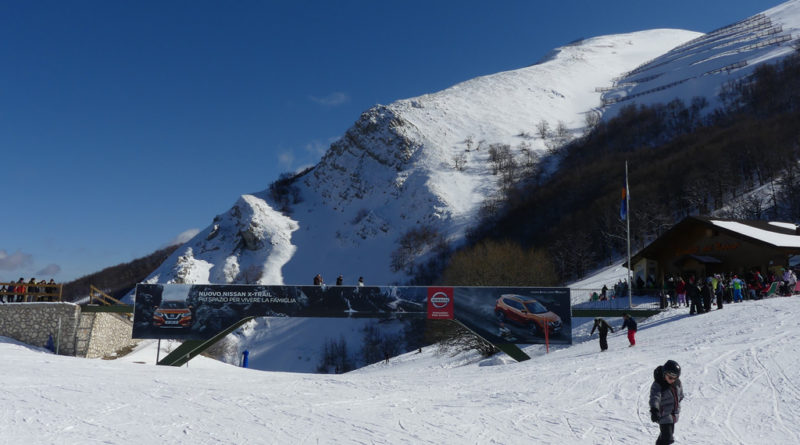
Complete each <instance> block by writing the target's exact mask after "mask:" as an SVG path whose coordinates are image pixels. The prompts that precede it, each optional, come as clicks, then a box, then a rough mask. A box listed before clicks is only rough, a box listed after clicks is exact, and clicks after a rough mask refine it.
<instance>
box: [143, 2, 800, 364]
mask: <svg viewBox="0 0 800 445" xmlns="http://www.w3.org/2000/svg"><path fill="white" fill-rule="evenodd" d="M798 28H800V0H793V1H790V2H787V3H785V4H783V5H780V6H778V7H775V8H773V9H770V10H768V11H765V12H764V13H762V14H758V15H756V16H754V17H751V18H747V19H745V20H743V21H741V22H739V23H736V24H732V25H731V26H727V27H724V28H721V29H720V30H717V31H714V32H711V33H708V34H699V33H695V32H690V31H683V30H670V29H658V30H649V31H641V32H636V33H631V34H621V35H611V36H602V37H596V38H592V39H586V40H582V41H578V42H574V43H571V44H569V45H566V46H564V47H561V48H557V49H555V50H554V51H553V52H551V54H549V55H548V56H547V57H546V58H545V59H544V60H542V61H540V62H538V63H536V64H534V65H531V66H528V67H526V68H521V69H518V70H513V71H507V72H502V73H498V74H494V75H490V76H484V77H479V78H476V79H472V80H470V81H467V82H463V83H460V84H458V85H455V86H453V87H451V88H448V89H446V90H443V91H440V92H438V93H434V94H428V95H424V96H420V97H416V98H411V99H404V100H398V101H396V102H394V103H391V104H389V105H377V106H375V107H373V108H371V109H369V110H367V111H365V112H364V113H363V114H362V115H361V116H360V118H359V119H358V120H357V121H356V123H355V124H354V125H353V126H352V127H351V128H350V129H348V130H347V132H346V133H345V134H344V135H343V136H342V137H341V138H340V139H339V140H338V141H336V142H335V143H333V144H332V145H331V146H330V148H329V150H328V151H327V153H326V154H325V155H324V156H323V158H322V159H321V160H320V162H319V163H318V164H317V165H315V166H314V167H313V168H312V169H310V170H308V171H305V172H302V173H299V174H298V175H297V177H296V178H295V179H294V180H293V181H291V182H290V181H283V182H282V183H281V187H278V188H277V189H278V190H279V193H275V190H272V191H271V190H265V191H261V192H258V193H253V194H247V195H243V196H242V197H241V198H240V199H239V200H238V201H237V202H236V203H235V204H234V205H233V207H232V208H231V209H230V210H229V211H228V212H226V213H224V214H221V215H218V216H217V217H215V218H214V220H213V221H212V223H211V224H210V225H209V226H208V227H207V228H206V229H204V230H203V231H201V232H200V233H199V234H198V235H197V236H196V237H195V238H193V239H192V240H190V241H189V242H187V243H186V244H185V245H183V246H182V247H181V248H180V249H178V250H177V251H176V252H175V253H174V254H173V255H172V256H171V257H170V258H169V259H168V260H167V261H166V262H165V263H164V264H162V265H161V267H159V268H158V270H156V271H155V272H154V273H153V274H152V275H151V276H150V277H149V278H148V279H147V280H146V281H147V282H149V283H155V282H160V283H260V284H311V280H312V277H313V276H314V275H316V274H317V273H320V274H322V275H323V277H325V278H326V280H327V282H328V283H332V282H333V281H334V279H335V277H336V276H337V275H339V274H342V275H343V276H344V284H345V285H354V284H355V282H356V280H357V279H358V277H359V276H363V277H364V278H365V281H366V283H367V284H368V285H369V284H390V283H395V282H403V281H404V280H405V279H407V278H408V276H409V275H408V270H410V269H411V268H410V267H407V268H400V269H398V268H394V269H393V267H392V253H393V252H395V251H396V250H397V249H398V246H399V244H400V241H401V240H402V239H403V237H404V235H406V234H408V233H409V231H411V230H423V231H427V233H429V234H434V235H435V236H434V237H433V238H436V239H438V238H439V237H441V238H442V239H445V240H446V241H447V242H448V243H450V245H453V246H455V245H458V243H460V242H461V241H462V239H463V237H464V233H465V231H466V230H467V229H468V228H469V227H470V226H471V224H473V223H474V222H475V221H476V219H477V212H478V209H479V206H480V205H481V203H482V202H483V201H484V200H485V199H486V198H487V197H491V196H493V195H495V194H496V193H497V191H498V189H499V185H498V176H497V175H495V174H493V171H492V165H491V162H490V160H489V157H490V155H489V152H490V149H489V148H490V147H492V146H494V147H497V146H507V147H508V148H509V149H510V151H511V152H512V153H513V155H514V156H515V157H516V158H517V159H520V161H521V162H523V163H524V158H525V157H529V156H532V157H537V156H539V157H541V156H542V155H543V154H544V153H545V152H547V150H548V145H551V144H553V143H554V138H553V136H552V133H553V132H552V131H551V132H550V135H549V136H546V137H544V138H543V137H542V134H541V131H540V130H541V127H542V126H543V125H544V124H543V123H546V125H547V126H548V127H549V128H550V129H551V130H552V129H556V128H557V127H561V128H562V129H563V130H565V132H566V133H567V134H566V135H563V134H562V136H566V137H569V136H577V135H580V134H581V133H582V132H583V131H584V128H585V126H586V123H587V120H591V119H587V117H589V116H602V115H605V116H613V115H614V114H615V113H616V112H617V111H618V110H619V109H620V107H622V106H625V105H628V104H639V103H641V104H652V103H656V102H668V101H670V100H672V99H674V98H680V99H682V100H683V101H684V102H686V103H689V102H690V101H691V100H692V98H694V97H697V96H703V97H706V98H707V100H708V102H709V103H710V104H712V105H714V104H715V103H717V102H718V99H717V96H716V95H717V93H718V92H719V88H720V86H721V85H723V84H724V83H726V82H729V81H731V80H734V79H738V78H742V77H743V76H747V75H749V74H750V73H751V72H752V71H753V69H754V68H755V67H756V66H758V65H759V64H762V63H771V62H775V61H777V60H779V59H780V58H781V57H784V56H786V55H788V54H789V53H790V52H792V51H793V48H794V46H796V40H795V39H796V38H797V34H798ZM550 167H551V168H557V166H556V165H550ZM415 247H418V250H416V251H413V252H412V255H411V256H412V258H411V259H412V260H414V259H416V260H417V261H418V262H419V261H422V260H424V259H425V257H426V256H428V255H429V254H430V253H431V249H433V248H434V247H435V246H433V245H424V243H418V244H417V245H415ZM307 323H308V320H303V319H292V320H265V319H261V320H258V322H257V324H256V326H251V327H249V328H248V329H246V330H245V332H244V333H242V334H241V336H240V337H239V339H240V340H241V341H242V344H241V345H240V349H243V348H245V347H246V348H249V349H250V350H251V351H252V352H253V354H252V355H251V360H252V362H253V363H254V365H253V366H255V367H258V368H260V369H273V370H275V369H280V370H295V371H303V372H313V370H314V368H315V366H316V364H317V362H318V355H319V353H320V351H321V350H322V348H323V344H324V342H325V341H326V340H328V339H329V338H333V339H336V338H338V336H339V334H337V333H336V329H337V328H334V327H333V325H331V326H328V325H325V326H324V328H321V326H322V325H321V324H320V323H319V322H315V323H313V329H314V332H315V334H318V335H314V336H298V335H299V334H298V332H300V331H303V330H304V327H305V326H306V325H307ZM338 323H341V324H340V325H339V326H340V328H339V329H344V330H345V331H347V337H348V339H349V338H357V337H358V336H359V330H360V329H361V328H362V327H363V326H362V325H361V324H360V323H364V321H363V320H362V321H358V320H340V321H338ZM345 325H346V327H343V326H345ZM289 333H291V335H290V334H289ZM328 336H331V337H328ZM276 339H280V340H279V341H280V343H281V346H280V347H278V346H277V344H276V341H278V340H276ZM298 339H302V341H299V340H298Z"/></svg>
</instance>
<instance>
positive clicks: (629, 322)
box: [620, 312, 636, 348]
mask: <svg viewBox="0 0 800 445" xmlns="http://www.w3.org/2000/svg"><path fill="white" fill-rule="evenodd" d="M622 318H624V319H625V321H623V322H622V327H621V328H620V330H622V329H625V328H628V343H630V345H628V347H629V348H630V347H631V346H636V320H634V319H633V317H631V316H630V315H629V314H628V313H627V312H624V313H623V314H622Z"/></svg>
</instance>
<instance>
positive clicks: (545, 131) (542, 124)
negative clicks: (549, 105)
mask: <svg viewBox="0 0 800 445" xmlns="http://www.w3.org/2000/svg"><path fill="white" fill-rule="evenodd" d="M536 134H538V135H539V137H540V138H542V139H547V138H549V137H550V124H549V123H548V122H547V121H546V120H544V119H542V120H540V121H539V122H538V123H537V124H536Z"/></svg>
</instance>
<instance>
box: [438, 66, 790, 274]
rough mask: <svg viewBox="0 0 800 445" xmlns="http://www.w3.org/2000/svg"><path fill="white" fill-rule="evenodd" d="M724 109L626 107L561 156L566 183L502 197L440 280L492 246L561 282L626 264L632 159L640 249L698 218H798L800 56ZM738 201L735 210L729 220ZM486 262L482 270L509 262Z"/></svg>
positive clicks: (531, 183)
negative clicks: (625, 205) (625, 196)
mask: <svg viewBox="0 0 800 445" xmlns="http://www.w3.org/2000/svg"><path fill="white" fill-rule="evenodd" d="M720 101H721V104H722V105H721V106H720V107H719V108H717V109H715V110H713V111H710V112H708V111H707V110H705V109H706V108H707V107H708V102H707V101H706V100H705V99H704V98H695V99H692V100H691V101H690V103H689V104H686V103H685V102H683V101H681V100H679V99H676V100H674V101H672V102H670V103H667V104H657V105H652V106H643V105H629V106H627V107H624V108H622V109H621V110H620V111H619V113H618V114H617V116H615V117H614V118H612V119H609V120H605V121H599V122H593V125H594V126H593V128H592V130H591V131H589V132H587V133H586V134H585V135H584V136H583V137H581V138H579V139H577V140H574V141H572V142H571V143H569V144H568V145H566V146H565V147H564V148H562V149H561V150H559V151H558V156H560V157H561V158H560V162H561V168H559V169H558V171H557V172H555V173H554V174H552V175H550V176H547V177H544V176H543V173H541V172H536V173H535V175H536V176H527V177H523V178H521V179H520V180H519V181H518V182H517V183H516V184H515V186H514V187H511V188H508V189H506V190H504V193H503V200H502V202H501V203H500V205H498V203H497V201H496V200H493V201H492V202H490V203H487V206H490V207H491V210H490V211H486V212H483V218H482V220H481V222H480V223H479V224H478V225H477V226H476V227H475V228H473V229H472V230H471V231H470V232H469V235H468V244H467V246H466V247H465V248H463V249H460V250H459V251H458V252H455V253H453V254H452V256H451V257H450V259H449V260H448V261H446V262H444V264H445V265H444V266H443V268H442V270H441V272H440V274H439V277H449V276H452V275H453V274H456V273H457V271H461V270H465V268H466V267H467V265H466V264H467V263H464V262H461V261H458V259H459V258H460V257H463V256H470V255H476V256H477V255H480V253H479V252H484V253H486V252H488V251H487V250H486V246H487V245H491V244H492V243H495V244H496V243H500V244H502V243H506V242H507V243H511V244H514V245H517V246H519V248H520V249H522V250H523V251H535V252H539V253H540V257H541V259H540V260H539V262H540V263H541V264H543V265H544V266H542V267H544V268H548V267H552V268H553V270H554V274H555V278H554V280H555V281H566V280H569V279H574V278H578V277H580V276H582V275H584V274H585V273H587V272H589V271H590V270H592V269H593V268H596V267H597V266H599V265H602V264H608V263H610V262H611V261H614V260H615V259H617V258H620V257H621V256H622V254H623V252H624V251H625V249H626V234H625V223H624V222H623V221H622V220H621V219H620V217H619V205H620V201H621V189H622V184H623V180H624V165H625V161H626V160H627V161H628V163H629V168H630V175H629V190H630V193H631V209H630V213H631V222H632V223H631V237H632V244H633V246H634V249H638V248H641V247H644V245H646V244H647V243H649V242H650V241H652V240H653V239H655V238H656V237H658V236H659V235H660V234H661V233H663V232H664V231H666V230H667V229H668V228H670V227H671V226H672V225H673V224H675V223H676V222H678V221H680V220H681V219H682V218H684V217H685V216H687V215H691V214H709V213H712V212H715V211H716V212H717V214H718V215H719V216H724V217H731V218H741V219H765V218H786V219H789V220H798V219H800V193H798V192H800V167H798V159H799V158H800V126H799V125H798V123H800V57H798V56H797V54H795V55H792V56H789V57H786V58H784V59H783V60H782V61H781V62H779V63H776V64H772V65H762V66H760V67H758V68H756V69H755V70H754V72H753V73H752V75H750V76H748V77H746V78H743V79H741V80H738V81H736V82H731V83H728V84H726V85H725V86H724V88H723V89H722V93H721V95H720ZM763 185H769V186H771V188H770V190H771V193H772V195H771V199H770V200H769V202H767V203H765V202H763V201H760V200H747V199H744V200H742V199H741V197H743V196H744V195H745V194H746V193H747V192H749V191H751V190H753V189H754V188H756V187H759V186H763ZM737 198H740V199H739V201H737V202H738V204H737V205H735V206H730V207H728V208H725V209H724V210H722V209H723V207H724V206H726V204H728V203H730V202H732V201H736V199H737ZM489 255H490V256H489V257H487V258H486V261H485V262H484V264H486V263H490V262H492V263H494V262H501V261H503V260H502V259H501V258H502V256H505V254H501V253H498V254H497V255H499V256H498V257H494V256H492V255H491V254H489ZM499 273H500V271H498V274H499ZM428 275H430V272H428ZM476 276H477V275H476ZM498 278H500V275H498ZM437 281H438V280H437ZM464 284H468V283H464ZM492 284H497V283H496V282H493V283H492ZM537 284H538V283H537ZM542 284H544V283H542Z"/></svg>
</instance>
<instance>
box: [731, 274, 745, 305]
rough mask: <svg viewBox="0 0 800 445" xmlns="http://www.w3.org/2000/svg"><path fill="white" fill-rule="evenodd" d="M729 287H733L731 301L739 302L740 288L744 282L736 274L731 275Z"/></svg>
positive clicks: (740, 300) (740, 296) (740, 299)
mask: <svg viewBox="0 0 800 445" xmlns="http://www.w3.org/2000/svg"><path fill="white" fill-rule="evenodd" d="M731 287H733V302H734V303H741V302H742V288H743V287H744V282H743V281H742V280H741V279H739V276H738V275H734V276H733V279H732V280H731Z"/></svg>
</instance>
